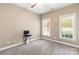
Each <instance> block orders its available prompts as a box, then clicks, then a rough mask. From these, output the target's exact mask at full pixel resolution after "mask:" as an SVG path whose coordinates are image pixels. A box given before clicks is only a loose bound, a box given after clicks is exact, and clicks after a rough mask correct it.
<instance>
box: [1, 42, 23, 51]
mask: <svg viewBox="0 0 79 59" xmlns="http://www.w3.org/2000/svg"><path fill="white" fill-rule="evenodd" d="M22 44H23V42H20V43H16V44H13V45H10V46H7V47H3V48H0V51H3V50H6V49H9V48H13V47H16V46H19V45H22Z"/></svg>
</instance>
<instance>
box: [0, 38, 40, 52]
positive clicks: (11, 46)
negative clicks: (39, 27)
mask: <svg viewBox="0 0 79 59" xmlns="http://www.w3.org/2000/svg"><path fill="white" fill-rule="evenodd" d="M39 38H40V37H37V38H32V39H31V41H34V40H37V39H39ZM23 43H24V42H20V43H16V44H13V45H10V46H7V47H3V48H0V51H3V50H6V49H9V48H13V47H16V46H19V45H22V44H23Z"/></svg>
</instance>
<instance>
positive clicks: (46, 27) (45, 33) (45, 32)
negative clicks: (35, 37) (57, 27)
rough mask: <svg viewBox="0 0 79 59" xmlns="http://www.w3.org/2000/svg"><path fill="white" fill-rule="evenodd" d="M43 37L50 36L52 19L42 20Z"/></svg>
mask: <svg viewBox="0 0 79 59" xmlns="http://www.w3.org/2000/svg"><path fill="white" fill-rule="evenodd" d="M42 35H43V36H50V19H49V18H44V19H42Z"/></svg>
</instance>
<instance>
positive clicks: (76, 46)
mask: <svg viewBox="0 0 79 59" xmlns="http://www.w3.org/2000/svg"><path fill="white" fill-rule="evenodd" d="M40 38H42V39H46V40H49V41H53V42H57V43H61V44H65V45H68V46H72V47H75V48H79V46H78V45H75V44H70V43H67V42H61V41H57V40H53V39H48V38H44V37H40Z"/></svg>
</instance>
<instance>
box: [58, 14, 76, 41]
mask: <svg viewBox="0 0 79 59" xmlns="http://www.w3.org/2000/svg"><path fill="white" fill-rule="evenodd" d="M72 15H73V16H74V19H73V29H72V30H73V31H74V32H73V34H72V35H73V38H66V37H62V35H61V34H62V33H61V31H62V23H61V17H67V16H72ZM59 37H60V39H65V40H72V41H76V13H69V14H65V15H61V16H59Z"/></svg>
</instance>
